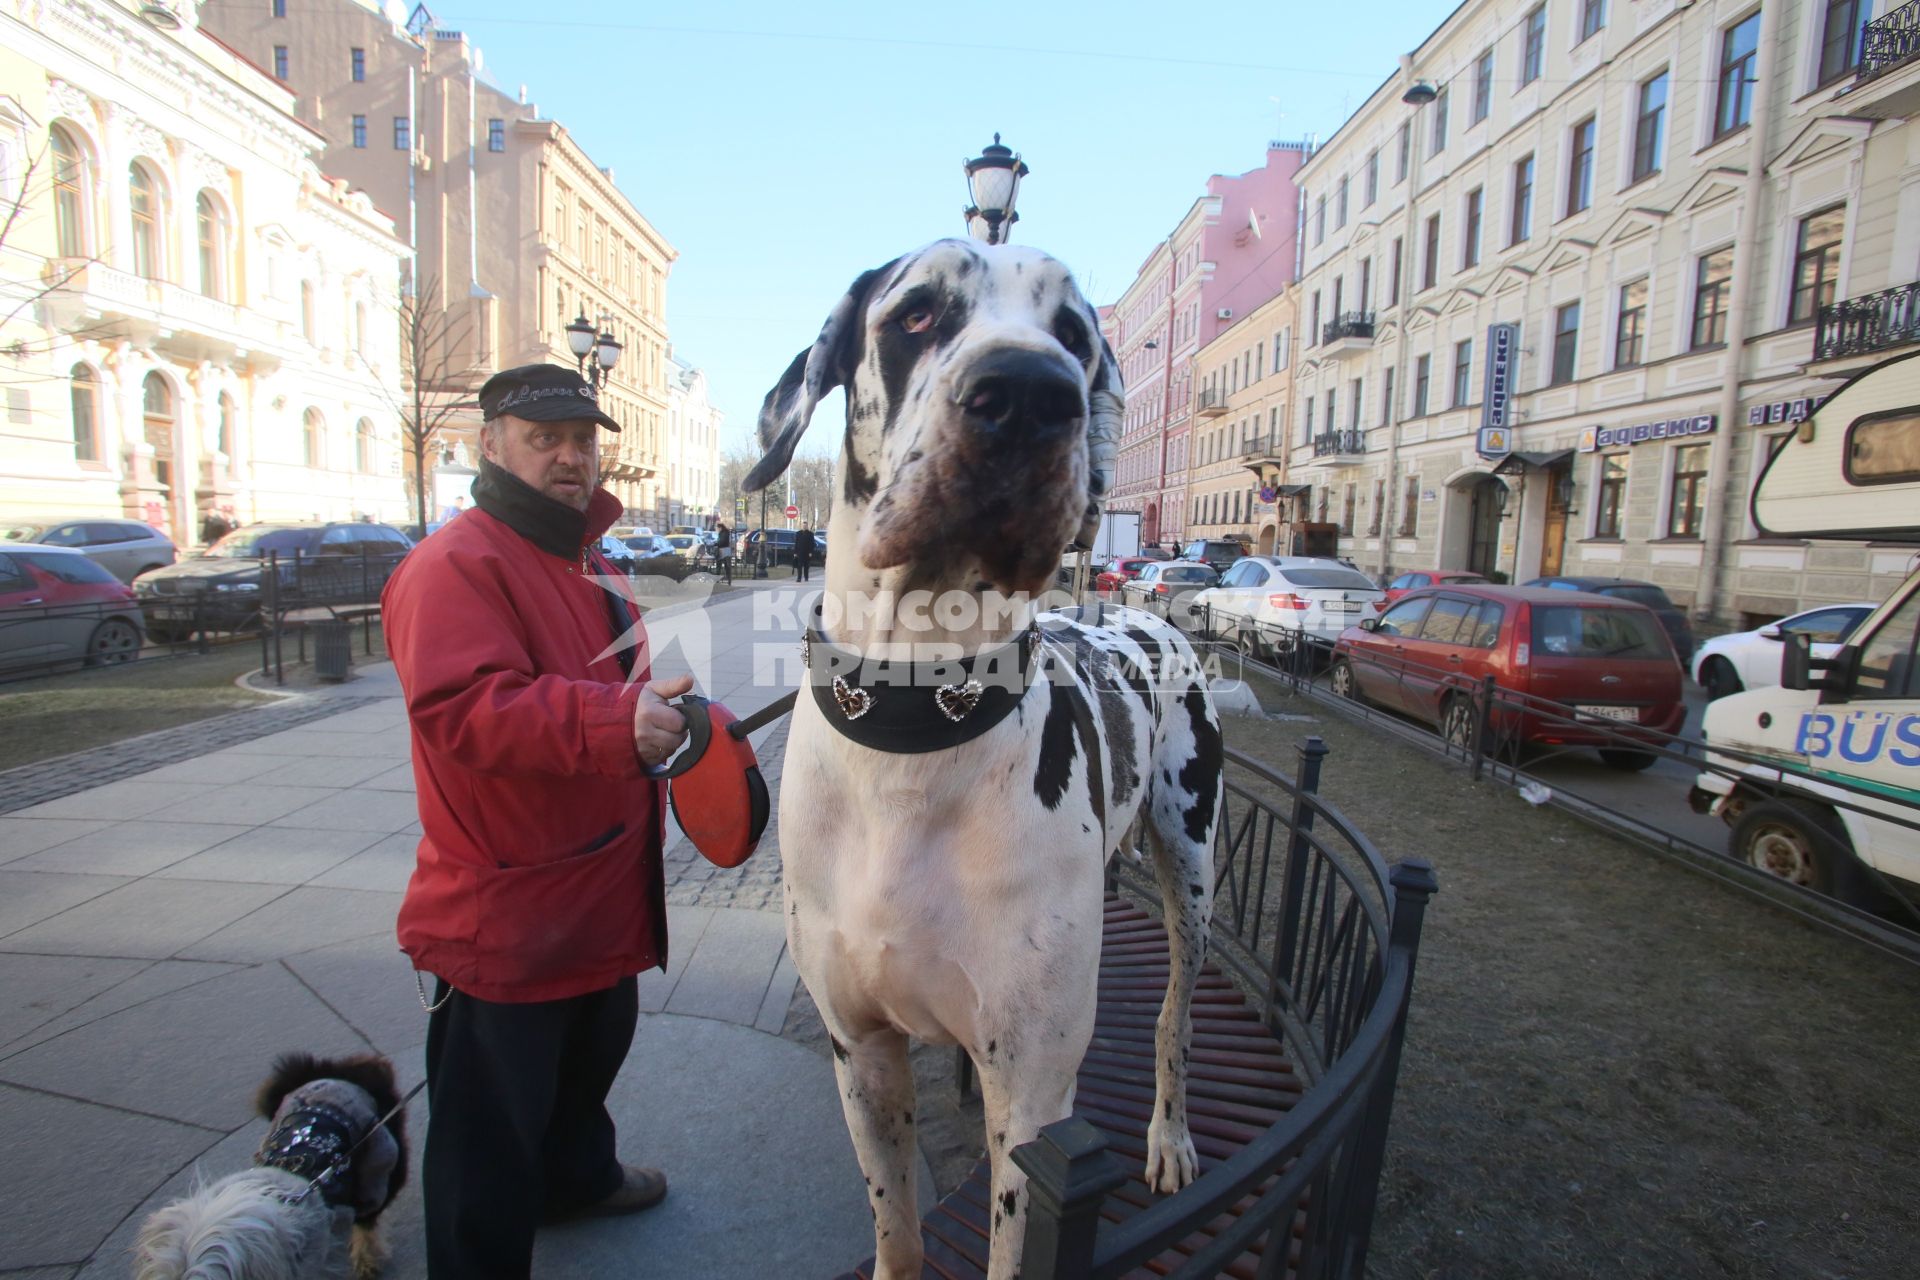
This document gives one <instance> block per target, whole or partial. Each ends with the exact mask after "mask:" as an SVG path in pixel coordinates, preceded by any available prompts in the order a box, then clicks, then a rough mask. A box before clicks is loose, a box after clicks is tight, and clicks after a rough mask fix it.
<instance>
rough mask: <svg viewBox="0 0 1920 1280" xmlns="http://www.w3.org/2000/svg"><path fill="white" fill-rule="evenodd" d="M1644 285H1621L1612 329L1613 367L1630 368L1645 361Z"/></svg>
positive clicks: (1645, 301) (1645, 299) (1645, 287)
mask: <svg viewBox="0 0 1920 1280" xmlns="http://www.w3.org/2000/svg"><path fill="white" fill-rule="evenodd" d="M1646 334H1647V282H1646V281H1645V280H1635V281H1634V282H1633V283H1632V284H1625V285H1621V286H1620V318H1619V319H1618V320H1617V321H1615V322H1614V326H1613V367H1614V368H1616V369H1631V368H1632V367H1633V366H1635V365H1637V364H1639V363H1640V362H1641V361H1642V360H1643V359H1645V358H1646V355H1645V348H1644V345H1643V344H1644V342H1645V340H1646Z"/></svg>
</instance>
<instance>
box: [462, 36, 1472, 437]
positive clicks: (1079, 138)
mask: <svg viewBox="0 0 1920 1280" xmlns="http://www.w3.org/2000/svg"><path fill="white" fill-rule="evenodd" d="M431 7H432V8H433V9H434V13H435V15H436V17H437V18H438V19H439V22H440V25H441V26H443V27H448V28H455V29H459V30H462V31H464V32H466V33H467V35H468V37H469V39H471V40H472V41H473V42H474V43H476V44H478V45H479V46H480V48H481V50H482V51H483V54H484V56H485V68H486V72H487V74H488V75H489V76H490V77H491V78H493V79H494V80H495V81H497V82H498V83H499V84H501V85H502V86H504V87H506V88H508V89H510V90H512V89H517V88H518V86H519V85H521V84H525V85H526V86H527V89H528V94H529V97H530V98H531V100H532V101H534V102H536V103H538V104H539V106H540V109H541V112H542V114H544V115H546V116H548V117H550V118H552V119H555V120H558V121H560V122H561V123H562V124H564V125H566V126H567V127H568V128H569V129H570V130H571V131H572V132H573V134H574V136H575V137H576V138H577V139H578V140H579V141H580V143H581V145H582V146H584V147H585V148H586V150H587V152H588V154H590V155H591V156H592V157H593V158H594V160H595V162H596V163H598V164H600V165H603V166H611V167H612V168H613V170H614V174H615V178H616V180H617V181H618V183H619V185H620V187H621V189H622V190H623V191H625V192H626V194H627V195H628V197H629V198H630V199H632V200H633V202H634V203H635V205H636V206H638V208H639V209H640V210H641V212H642V213H644V214H645V215H646V216H647V217H648V219H650V220H651V221H652V222H653V223H654V225H655V226H656V227H658V228H659V229H660V230H661V232H662V233H663V234H665V235H666V236H667V238H668V239H669V240H670V241H671V242H672V243H673V244H674V246H675V247H676V248H678V249H679V251H680V259H679V261H678V262H677V263H676V264H675V265H674V269H673V274H672V277H671V280H670V282H669V285H668V308H667V319H668V326H669V329H670V332H671V334H672V336H673V341H674V347H675V351H676V353H678V354H679V355H681V356H682V357H683V358H685V359H688V360H690V361H692V362H693V363H695V364H697V365H700V366H701V367H703V368H704V369H705V370H706V371H707V374H708V377H709V380H710V384H711V387H712V395H713V398H714V400H715V401H716V402H717V403H718V405H719V406H720V408H721V409H722V410H723V411H724V412H725V413H726V421H727V427H726V434H725V437H724V441H725V442H728V443H731V442H736V441H737V442H744V441H745V440H746V439H747V436H748V434H749V432H750V431H751V428H752V424H753V420H754V417H755V415H756V414H757V413H758V411H759V405H760V399H761V397H762V396H763V395H764V394H765V393H766V390H767V388H768V387H769V386H771V385H772V383H773V381H774V379H775V378H777V377H778V376H779V375H780V372H781V370H782V369H784V368H785V367H786V364H787V362H788V361H789V360H790V359H792V357H793V355H794V353H795V352H796V351H798V350H799V349H800V348H802V347H804V346H806V345H807V344H808V343H809V342H811V341H812V339H813V335H814V333H815V332H816V331H817V330H818V328H819V326H820V322H821V321H822V320H823V319H824V318H825V316H826V314H827V311H828V309H829V308H830V307H831V306H832V304H833V302H834V300H835V299H836V298H837V297H838V296H839V295H840V293H841V292H842V291H843V290H844V289H845V288H846V286H847V284H848V283H849V282H850V281H851V280H852V279H853V277H854V276H856V275H857V274H859V273H860V272H861V271H863V270H865V269H866V268H868V267H870V266H875V265H878V264H879V263H881V262H885V261H886V260H888V259H889V258H891V257H893V256H894V255H896V254H898V253H900V252H902V251H904V250H907V249H911V248H913V247H915V246H917V245H920V244H924V243H925V242H927V241H929V240H934V239H937V238H939V237H941V236H947V235H961V234H964V228H963V225H962V220H961V217H960V212H961V209H962V208H963V207H964V206H965V203H966V200H965V196H966V184H965V179H964V178H963V177H962V174H961V168H960V166H961V162H962V161H963V160H965V159H966V158H968V157H969V156H973V155H976V154H978V152H979V149H980V148H981V147H982V146H984V145H986V144H987V143H988V142H989V141H990V140H991V139H992V137H993V134H994V132H995V131H996V130H997V131H999V132H1000V133H1001V134H1002V135H1003V138H1004V141H1005V142H1006V143H1007V145H1009V146H1011V147H1013V148H1014V149H1015V150H1017V151H1019V152H1020V153H1021V156H1022V157H1023V158H1024V159H1025V160H1026V161H1027V163H1028V164H1029V165H1030V166H1032V169H1033V174H1032V176H1031V177H1029V178H1028V179H1026V181H1025V182H1024V183H1023V184H1022V186H1021V191H1020V203H1019V211H1020V223H1019V225H1018V226H1017V227H1016V228H1015V230H1014V237H1015V239H1017V240H1019V241H1021V242H1023V243H1026V244H1030V245H1034V246H1037V247H1039V248H1042V249H1045V250H1046V251H1048V252H1049V253H1052V254H1054V255H1055V256H1056V257H1058V258H1060V259H1062V260H1063V261H1064V262H1066V263H1067V264H1068V265H1069V266H1070V267H1071V268H1072V269H1073V271H1074V272H1075V274H1076V275H1077V276H1078V277H1079V279H1080V282H1081V285H1082V287H1083V288H1085V289H1086V290H1087V292H1088V294H1089V296H1090V297H1091V298H1092V300H1093V301H1095V302H1096V303H1102V302H1111V301H1112V300H1113V299H1114V298H1115V297H1117V296H1118V294H1119V293H1120V291H1121V290H1122V289H1124V288H1125V287H1126V286H1127V284H1128V283H1129V282H1130V281H1131V280H1132V279H1133V275H1134V272H1135V271H1136V270H1138V268H1139V265H1140V263H1141V262H1142V261H1143V260H1144V258H1145V257H1146V255H1147V253H1148V252H1150V251H1151V249H1152V247H1153V245H1154V243H1155V242H1156V241H1157V240H1159V239H1161V238H1163V237H1164V236H1165V235H1166V234H1167V233H1168V232H1169V231H1170V230H1171V229H1172V227H1173V225H1174V224H1175V222H1177V221H1178V220H1179V218H1180V217H1181V216H1182V215H1183V214H1184V213H1185V212H1186V210H1187V209H1188V207H1189V206H1190V205H1191V204H1192V202H1193V200H1194V199H1195V198H1196V197H1198V196H1199V195H1200V194H1201V193H1202V191H1203V189H1204V184H1205V182H1206V179H1207V176H1208V175H1209V174H1211V173H1239V172H1242V171H1244V170H1246V169H1250V168H1254V167H1256V166H1258V165H1259V164H1261V163H1262V161H1263V157H1264V150H1265V146H1266V143H1267V140H1268V139H1269V138H1288V139H1297V138H1301V137H1304V136H1306V135H1307V134H1309V133H1314V134H1318V135H1319V137H1320V138H1321V139H1322V140H1324V139H1326V138H1327V137H1328V136H1329V135H1330V134H1331V133H1332V132H1333V131H1334V130H1335V129H1336V128H1337V127H1338V126H1339V125H1340V123H1341V122H1342V121H1343V120H1345V119H1346V118H1347V116H1348V115H1349V114H1350V113H1351V112H1352V111H1353V110H1354V109H1355V108H1356V107H1358V106H1359V105H1360V103H1362V102H1363V101H1365V99H1366V97H1367V95H1368V94H1370V93H1372V92H1373V90H1374V89H1375V88H1377V87H1378V86H1379V85H1380V83H1381V82H1382V81H1383V80H1385V79H1386V78H1387V77H1388V76H1389V75H1390V74H1392V73H1393V71H1394V69H1395V67H1396V66H1397V65H1398V59H1399V56H1400V54H1401V53H1403V52H1406V51H1408V50H1411V49H1412V48H1414V47H1415V46H1416V45H1417V44H1418V43H1419V42H1420V41H1421V40H1422V39H1424V38H1425V37H1426V36H1427V35H1428V34H1429V33H1430V32H1431V31H1432V30H1433V29H1434V28H1435V27H1436V26H1438V25H1439V24H1440V22H1441V21H1442V20H1444V19H1445V17H1446V15H1447V14H1448V13H1449V12H1451V10H1452V7H1453V6H1452V5H1451V4H1447V3H1437V2H1435V0H1426V2H1425V3H1415V2H1412V0H1348V3H1346V4H1345V5H1336V6H1334V7H1332V8H1329V7H1327V6H1325V5H1313V4H1300V3H1293V2H1285V3H1273V2H1269V3H1264V4H1255V3H1241V2H1240V0H1227V2H1225V3H1214V4H1209V5H1204V6H1202V5H1194V6H1191V7H1187V6H1180V5H1168V4H1165V3H1153V4H1146V3H1132V2H1130V0H1117V2H1114V3H1106V4H1099V5H1095V4H1071V5H1050V4H1045V3H1029V4H1024V5H1022V4H1017V3H1012V4H999V5H984V6H983V5H965V6H962V5H908V4H900V3H892V4H877V3H830V2H823V3H817V4H814V5H795V4H790V3H789V4H771V3H760V2H758V0H755V2H753V3H715V4H711V5H708V6H704V7H702V8H699V9H697V10H696V9H674V10H668V9H663V8H661V7H659V6H654V5H639V4H634V5H612V4H600V5H586V4H574V5H551V4H550V5H545V6H538V7H531V6H528V5H526V4H524V3H506V2H505V0H477V2H476V3H472V4H460V5H453V4H448V5H446V6H445V7H441V6H431ZM534 14H542V15H550V16H533V15H534ZM1362 17H1364V20H1360V19H1362ZM1276 99H1277V101H1276ZM828 412H829V410H825V409H823V411H822V416H821V418H820V419H818V420H816V424H815V426H814V429H813V431H812V432H811V433H810V434H809V438H808V440H807V442H806V444H805V445H804V446H803V448H804V449H805V450H806V451H807V452H826V451H830V449H831V448H832V447H833V446H834V444H835V442H836V440H837V437H838V434H839V433H838V430H837V425H836V423H835V422H834V421H833V420H830V419H828V417H827V416H826V415H827V413H828Z"/></svg>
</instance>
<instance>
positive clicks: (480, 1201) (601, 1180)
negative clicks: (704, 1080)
mask: <svg viewBox="0 0 1920 1280" xmlns="http://www.w3.org/2000/svg"><path fill="white" fill-rule="evenodd" d="M446 994H447V987H446V984H445V983H444V982H443V983H441V984H439V988H438V991H437V993H436V995H435V1000H436V1001H438V1000H439V999H440V998H441V997H442V996H445V995H446ZM638 1010H639V1001H638V996H637V989H636V987H635V983H634V980H633V979H632V978H624V979H622V980H621V981H620V982H618V983H616V984H614V985H613V986H611V987H608V988H607V989H606V990H604V991H595V992H591V993H589V994H587V995H584V996H574V997H573V998H571V999H567V1000H552V1001H544V1002H541V1003H537V1004H497V1003H494V1002H492V1001H488V1000H477V999H475V998H474V997H472V996H469V995H467V994H465V993H464V992H459V991H455V992H454V993H453V994H452V996H451V997H450V998H448V999H447V1000H446V1003H444V1004H442V1005H441V1006H440V1007H439V1008H438V1009H436V1010H435V1011H434V1013H433V1016H432V1017H431V1018H430V1019H428V1022H427V1098H428V1101H429V1105H430V1107H431V1112H430V1115H429V1118H428V1121H427V1147H426V1154H425V1156H424V1157H423V1160H422V1165H421V1175H422V1176H421V1182H422V1184H423V1186H422V1195H423V1197H424V1202H425V1208H426V1220H427V1274H428V1275H429V1276H431V1277H433V1280H469V1278H470V1277H501V1278H502V1280H506V1278H507V1277H512V1278H513V1280H525V1278H526V1277H527V1276H528V1275H529V1274H530V1273H531V1271H532V1267H533V1233H534V1231H535V1230H536V1229H537V1228H538V1227H539V1225H540V1223H541V1220H542V1219H543V1218H546V1217H548V1216H550V1215H554V1214H561V1213H565V1212H567V1211H569V1210H572V1209H578V1208H582V1207H584V1206H586V1205H589V1204H592V1203H594V1202H595V1201H598V1200H604V1199H605V1198H606V1197H607V1196H609V1195H611V1194H613V1192H614V1191H615V1190H616V1189H617V1188H618V1187H619V1186H620V1181H621V1176H622V1175H621V1172H620V1162H619V1159H618V1157H617V1156H616V1155H615V1154H614V1145H613V1117H611V1116H609V1115H608V1114H607V1107H606V1100H607V1091H608V1090H609V1089H610V1088H612V1087H613V1079H614V1076H615V1075H617V1074H618V1073H619V1071H620V1064H621V1063H623V1062H625V1061H626V1058H627V1050H628V1049H629V1048H630V1047H631V1046H632V1044H633V1029H634V1023H635V1021H636V1019H637V1017H638Z"/></svg>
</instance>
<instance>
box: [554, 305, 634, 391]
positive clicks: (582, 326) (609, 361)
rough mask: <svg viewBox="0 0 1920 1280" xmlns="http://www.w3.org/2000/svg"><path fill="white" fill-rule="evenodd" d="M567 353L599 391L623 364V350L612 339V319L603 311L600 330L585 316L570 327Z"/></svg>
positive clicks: (577, 319)
mask: <svg viewBox="0 0 1920 1280" xmlns="http://www.w3.org/2000/svg"><path fill="white" fill-rule="evenodd" d="M567 350H569V351H571V352H573V359H574V362H575V363H576V364H578V365H579V367H580V373H581V376H583V377H584V378H586V379H587V381H588V382H590V383H592V384H593V389H594V390H595V391H598V390H599V389H600V384H601V383H603V382H605V381H606V380H607V375H608V374H610V373H612V372H613V366H614V365H616V364H618V363H619V362H620V351H621V347H620V344H619V343H618V342H616V341H615V340H614V337H613V317H612V316H610V315H607V314H606V313H605V312H602V313H601V315H600V326H599V329H598V331H596V330H595V328H594V326H593V325H592V324H591V323H590V322H589V321H588V320H587V317H586V315H585V314H584V313H583V314H581V315H580V316H579V317H578V318H576V319H575V320H574V322H573V323H572V324H570V325H568V326H567Z"/></svg>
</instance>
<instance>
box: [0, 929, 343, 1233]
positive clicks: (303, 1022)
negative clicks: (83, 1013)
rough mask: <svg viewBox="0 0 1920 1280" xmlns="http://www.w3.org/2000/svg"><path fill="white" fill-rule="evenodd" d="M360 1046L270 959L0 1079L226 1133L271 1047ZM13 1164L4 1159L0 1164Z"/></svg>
mask: <svg viewBox="0 0 1920 1280" xmlns="http://www.w3.org/2000/svg"><path fill="white" fill-rule="evenodd" d="M215 1046H217V1049H218V1051H217V1052H210V1051H209V1050H210V1049H211V1048H213V1047H215ZM366 1048H367V1046H366V1041H364V1040H362V1039H361V1038H360V1037H359V1036H357V1035H355V1034H354V1033H353V1032H352V1030H350V1029H349V1028H348V1026H347V1024H346V1023H344V1022H342V1021H341V1020H340V1018H339V1017H338V1016H337V1015H336V1014H334V1012H333V1011H332V1010H330V1009H328V1008H327V1006H326V1005H325V1004H324V1003H323V1002H322V1001H321V1000H320V999H319V997H317V996H315V995H314V994H313V993H312V992H311V991H309V990H307V988H306V987H305V986H304V985H302V984H301V982H300V980H299V979H298V978H296V977H294V975H293V974H291V973H289V972H288V971H287V970H286V969H284V968H282V967H281V966H280V965H277V964H268V965H259V966H256V967H252V968H246V969H240V970H238V971H236V972H233V973H229V974H226V975H224V976H222V977H219V978H215V979H213V980H212V981H210V982H202V983H200V984H198V985H197V986H192V987H187V988H184V989H182V990H179V991H174V992H171V993H169V994H167V995H163V996H157V997H155V998H154V999H152V1000H148V1001H146V1002H145V1003H143V1004H138V1005H135V1006H134V1007H132V1008H130V1009H124V1010H122V1011H120V1012H119V1013H114V1014H109V1015H108V1016H106V1017H104V1018H99V1019H96V1020H95V1021H92V1022H89V1023H87V1024H86V1025H85V1026H82V1027H76V1028H75V1029H74V1030H72V1031H69V1032H67V1033H66V1034H65V1035H61V1036H56V1037H54V1038H53V1039H51V1040H46V1041H43V1042H41V1043H39V1044H36V1045H34V1046H33V1047H32V1048H30V1049H27V1050H24V1051H22V1052H20V1053H16V1054H14V1055H13V1056H11V1057H9V1058H8V1059H7V1060H6V1061H5V1062H3V1063H0V1080H5V1081H7V1082H9V1083H12V1084H18V1085H25V1086H27V1087H29V1088H36V1089H44V1090H47V1091H49V1092H54V1093H61V1094H65V1095H68V1096H71V1097H82V1098H87V1099H90V1100H91V1101H94V1102H99V1103H104V1104H106V1105H108V1106H116V1107H125V1108H127V1109H128V1110H131V1111H139V1112H142V1113H144V1114H146V1115H156V1116H164V1117H166V1118H168V1119H170V1120H178V1121H180V1122H182V1123H185V1124H197V1125H201V1126H203V1127H206V1128H210V1129H219V1130H221V1131H223V1132H224V1131H227V1130H231V1129H235V1128H238V1127H239V1126H240V1125H242V1124H245V1123H246V1122H247V1121H248V1120H249V1119H251V1118H252V1115H251V1113H252V1102H253V1091H254V1089H255V1088H256V1087H258V1086H259V1083H260V1081H261V1079H262V1078H264V1077H265V1075H266V1073H267V1067H268V1065H269V1064H270V1063H271V1062H272V1061H273V1058H274V1056H275V1055H276V1054H280V1053H284V1052H286V1051H287V1050H288V1049H304V1050H307V1051H308V1052H311V1053H316V1054H322V1055H326V1054H338V1053H364V1052H366ZM12 1163H14V1162H13V1161H11V1160H7V1161H0V1167H4V1166H6V1165H10V1164H12ZM158 1181H159V1179H158V1178H155V1179H153V1180H152V1181H150V1182H149V1183H148V1184H147V1185H148V1186H152V1185H155V1184H156V1183H157V1182H158ZM0 1203H3V1202H0ZM72 1256H73V1255H68V1256H67V1258H65V1259H51V1258H50V1259H48V1261H65V1260H70V1259H71V1258H72Z"/></svg>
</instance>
